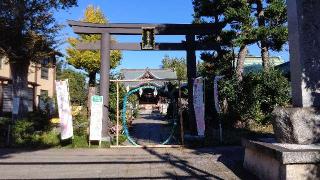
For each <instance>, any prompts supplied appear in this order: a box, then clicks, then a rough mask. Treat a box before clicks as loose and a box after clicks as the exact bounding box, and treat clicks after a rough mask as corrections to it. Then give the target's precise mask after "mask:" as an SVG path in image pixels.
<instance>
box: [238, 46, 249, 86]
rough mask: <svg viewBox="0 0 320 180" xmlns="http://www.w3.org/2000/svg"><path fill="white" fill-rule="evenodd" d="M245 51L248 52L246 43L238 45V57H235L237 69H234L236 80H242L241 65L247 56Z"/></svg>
mask: <svg viewBox="0 0 320 180" xmlns="http://www.w3.org/2000/svg"><path fill="white" fill-rule="evenodd" d="M247 52H248V47H247V45H242V46H240V50H239V54H238V59H237V69H236V74H237V78H238V81H242V74H243V68H244V67H243V66H244V61H245V59H246V56H247Z"/></svg>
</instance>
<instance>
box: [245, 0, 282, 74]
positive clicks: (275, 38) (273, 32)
mask: <svg viewBox="0 0 320 180" xmlns="http://www.w3.org/2000/svg"><path fill="white" fill-rule="evenodd" d="M250 3H251V7H252V10H253V12H255V16H256V21H257V24H258V27H257V30H256V37H257V41H258V42H259V47H260V49H261V57H262V65H263V68H264V70H268V69H269V67H270V62H269V50H274V51H281V50H282V48H283V45H284V44H285V43H286V42H287V41H288V28H287V7H286V2H285V0H250Z"/></svg>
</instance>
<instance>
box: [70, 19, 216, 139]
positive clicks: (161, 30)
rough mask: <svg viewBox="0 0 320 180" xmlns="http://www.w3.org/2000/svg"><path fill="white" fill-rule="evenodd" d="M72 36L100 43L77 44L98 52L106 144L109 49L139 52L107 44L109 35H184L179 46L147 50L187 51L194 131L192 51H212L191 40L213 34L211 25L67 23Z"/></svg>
mask: <svg viewBox="0 0 320 180" xmlns="http://www.w3.org/2000/svg"><path fill="white" fill-rule="evenodd" d="M68 24H69V25H70V26H71V27H72V29H73V31H74V32H75V33H76V34H101V41H97V42H91V43H80V44H78V45H77V48H78V49H80V50H100V52H101V61H100V63H101V64H100V95H101V96H103V101H104V102H103V104H104V107H103V120H102V122H103V123H102V140H103V141H108V136H109V133H108V132H109V131H108V124H109V123H110V122H109V119H108V115H109V111H108V106H109V86H110V79H109V72H110V50H129V51H141V50H146V49H143V48H142V45H141V44H140V43H115V42H111V35H142V33H143V30H144V29H152V31H153V33H154V34H155V35H185V37H186V41H182V42H180V43H154V47H153V48H151V49H150V50H158V51H186V52H187V77H188V107H189V119H190V120H189V123H191V124H190V127H192V128H194V129H192V130H193V131H195V130H196V128H195V127H196V123H195V114H194V108H193V86H192V84H193V80H194V78H196V71H197V70H196V50H212V49H213V45H212V44H204V43H200V42H197V41H196V40H195V36H196V35H209V34H212V32H214V29H215V28H214V25H213V24H128V23H109V24H95V23H86V22H81V21H70V20H69V21H68Z"/></svg>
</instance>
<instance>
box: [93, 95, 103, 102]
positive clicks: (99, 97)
mask: <svg viewBox="0 0 320 180" xmlns="http://www.w3.org/2000/svg"><path fill="white" fill-rule="evenodd" d="M92 102H102V96H92Z"/></svg>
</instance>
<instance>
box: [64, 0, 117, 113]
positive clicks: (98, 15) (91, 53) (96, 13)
mask: <svg viewBox="0 0 320 180" xmlns="http://www.w3.org/2000/svg"><path fill="white" fill-rule="evenodd" d="M81 21H83V22H91V23H100V24H106V23H108V20H107V19H106V17H105V16H104V14H103V12H102V11H101V10H100V8H99V7H94V6H92V5H89V6H88V7H87V8H86V10H85V13H84V18H83V19H82V20H81ZM100 39H101V35H80V36H79V37H78V38H69V39H68V42H69V44H70V47H69V48H67V54H68V57H67V60H68V63H69V64H71V65H73V66H74V67H75V68H78V69H82V70H84V71H86V72H87V73H88V76H89V93H88V107H90V99H91V96H92V95H94V94H95V92H96V87H95V86H96V74H97V73H98V72H99V70H100V50H77V49H76V45H77V43H79V42H93V41H97V40H100ZM113 41H115V40H113ZM121 57H122V55H121V51H118V50H113V51H111V63H110V65H111V68H115V67H117V66H118V65H119V64H120V60H121Z"/></svg>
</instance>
